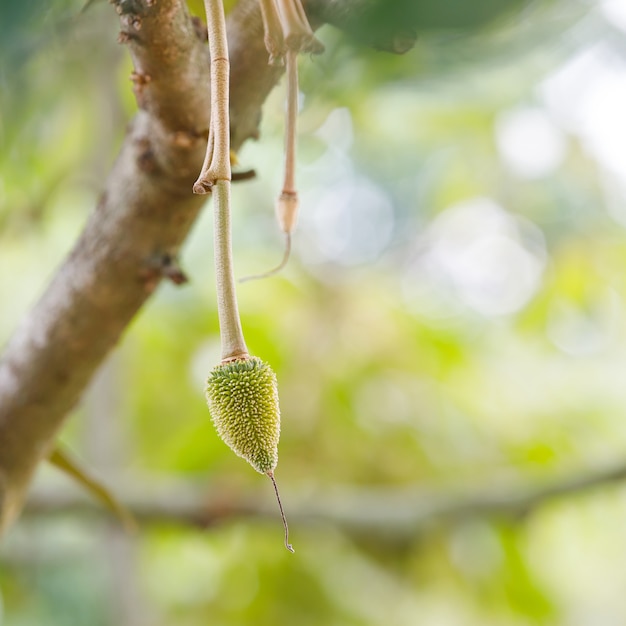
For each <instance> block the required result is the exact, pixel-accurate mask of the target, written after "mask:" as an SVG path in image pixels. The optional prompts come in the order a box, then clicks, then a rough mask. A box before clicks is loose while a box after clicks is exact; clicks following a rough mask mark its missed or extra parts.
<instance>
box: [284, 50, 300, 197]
mask: <svg viewBox="0 0 626 626" xmlns="http://www.w3.org/2000/svg"><path fill="white" fill-rule="evenodd" d="M297 55H298V53H297V52H296V51H294V50H289V51H288V52H287V65H286V70H287V112H286V114H285V180H284V182H283V193H296V132H297V128H296V126H297V121H298V58H297Z"/></svg>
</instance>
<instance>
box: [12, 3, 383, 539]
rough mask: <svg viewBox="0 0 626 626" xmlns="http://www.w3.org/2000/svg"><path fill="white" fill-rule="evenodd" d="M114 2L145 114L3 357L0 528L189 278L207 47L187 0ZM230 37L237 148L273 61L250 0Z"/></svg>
mask: <svg viewBox="0 0 626 626" xmlns="http://www.w3.org/2000/svg"><path fill="white" fill-rule="evenodd" d="M310 4H311V7H312V8H314V9H315V15H316V18H317V23H318V24H319V23H322V22H323V21H329V22H332V21H333V19H334V17H333V16H340V17H341V20H345V15H346V13H345V4H348V3H339V4H337V3H336V2H333V1H332V0H314V1H312V2H310ZM350 4H354V6H355V7H356V9H358V7H359V5H363V6H365V5H370V4H371V2H368V1H366V0H352V1H351V3H350ZM115 7H116V10H117V12H118V13H119V14H120V22H121V26H122V30H121V33H120V42H121V43H126V44H128V48H129V51H130V54H131V57H132V59H133V64H134V67H135V71H134V72H133V75H132V78H133V82H134V91H135V94H136V98H137V102H138V104H139V107H140V109H141V110H140V112H139V113H138V114H137V115H136V117H135V118H134V120H133V122H132V124H131V126H130V128H129V131H128V133H127V136H126V139H125V141H124V144H123V146H122V149H121V152H120V155H119V157H118V159H117V161H116V163H115V165H114V167H113V170H112V172H111V174H110V176H109V177H108V180H107V181H106V184H105V187H104V191H103V193H102V195H101V197H100V200H99V202H98V205H97V207H96V208H95V210H94V212H93V213H92V215H91V217H90V218H89V220H88V222H87V224H86V226H85V228H84V230H83V232H82V234H81V235H80V237H79V239H78V241H77V242H76V244H75V246H74V248H73V250H72V251H71V252H70V254H69V255H68V257H67V258H66V259H65V261H64V262H63V264H62V265H61V267H60V268H59V270H58V271H57V273H56V275H55V276H54V278H53V280H52V282H51V283H50V284H49V286H48V287H47V289H46V291H45V293H44V295H43V296H42V298H41V299H40V300H39V302H38V303H37V304H36V305H35V306H34V307H33V309H32V310H31V311H30V312H29V313H28V314H27V315H26V316H25V318H24V319H23V321H22V323H21V324H20V325H19V327H18V328H17V330H16V331H15V333H14V335H13V337H12V338H11V340H10V342H9V343H8V345H7V346H6V349H5V352H4V355H3V357H2V360H1V361H0V530H2V529H4V528H6V527H7V525H8V524H10V522H11V521H12V520H13V519H15V517H16V516H17V515H18V514H19V512H20V510H21V507H22V503H23V501H24V496H25V492H26V489H27V487H28V484H29V482H30V480H31V477H32V474H33V472H34V470H35V467H36V466H37V464H38V462H39V461H40V460H41V459H42V458H44V457H45V456H46V455H47V454H48V453H49V451H50V448H51V445H52V443H53V441H54V438H55V436H56V434H57V432H58V430H59V428H60V427H61V425H62V424H63V420H64V418H65V416H66V415H67V413H68V412H69V411H70V410H71V409H72V408H73V407H74V406H75V405H76V403H77V402H78V400H79V399H80V395H81V393H82V391H83V390H84V388H85V387H86V385H87V384H88V382H89V380H90V379H91V377H92V375H93V373H94V371H95V369H96V368H97V367H98V365H99V364H100V363H101V362H102V360H103V359H104V358H105V356H106V355H107V353H108V352H109V351H110V350H111V349H112V348H113V347H114V346H115V344H116V343H117V342H118V341H119V339H120V337H121V335H122V333H123V331H124V329H125V328H126V326H127V325H128V323H129V322H130V320H131V319H132V318H133V316H134V315H135V314H136V312H137V311H138V309H139V308H140V307H141V305H142V304H143V303H144V302H145V300H146V299H147V298H148V297H149V296H150V294H151V293H152V292H153V291H154V290H155V288H156V287H157V285H158V284H159V282H160V280H161V279H162V278H163V277H168V278H170V279H171V280H173V281H174V282H183V281H184V275H183V274H182V273H181V272H180V270H179V269H178V268H177V266H176V261H175V260H176V257H177V254H178V251H179V248H180V246H181V244H182V243H183V241H184V239H185V237H186V236H187V234H188V232H189V230H190V228H191V226H192V224H193V222H194V220H195V218H196V216H197V214H198V212H199V210H200V209H201V207H202V205H203V203H204V201H205V198H203V197H201V196H194V195H193V194H192V184H193V181H194V180H195V177H196V176H197V174H198V172H199V170H200V166H201V164H202V159H203V153H204V149H205V144H206V138H207V130H208V126H209V102H210V93H209V87H208V85H209V60H208V54H207V49H206V45H205V42H203V41H201V37H199V36H198V29H197V28H196V27H194V22H193V20H192V19H191V18H190V16H189V14H188V12H187V9H186V6H185V3H184V1H183V0H115ZM339 7H340V10H339ZM356 9H355V10H356ZM341 20H340V21H341ZM228 36H229V47H230V57H231V83H232V87H231V134H232V147H233V148H234V149H235V150H236V149H238V148H239V147H240V146H241V145H242V143H243V142H244V141H246V140H247V139H249V138H251V137H256V136H257V135H258V126H259V121H260V116H261V106H262V104H263V102H264V101H265V99H266V97H267V95H268V94H269V92H270V91H271V89H272V88H273V86H274V85H275V84H276V82H277V80H278V79H279V77H280V75H281V73H282V69H281V68H277V67H274V66H270V65H268V63H267V52H266V51H265V48H264V44H263V28H262V24H261V20H260V12H259V9H258V6H257V2H256V0H242V1H241V2H240V3H239V4H238V5H237V7H236V9H235V10H234V11H233V12H232V13H231V15H230V16H229V20H228Z"/></svg>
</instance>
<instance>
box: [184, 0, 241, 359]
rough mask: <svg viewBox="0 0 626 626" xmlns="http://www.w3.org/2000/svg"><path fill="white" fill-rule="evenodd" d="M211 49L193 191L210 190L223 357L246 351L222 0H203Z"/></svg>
mask: <svg viewBox="0 0 626 626" xmlns="http://www.w3.org/2000/svg"><path fill="white" fill-rule="evenodd" d="M204 8H205V10H206V16H207V28H208V32H209V52H210V54H211V122H210V129H209V137H208V141H207V150H206V156H205V159H204V165H203V166H202V172H201V173H200V176H199V177H198V180H197V181H196V184H195V185H194V189H193V190H194V192H195V193H206V192H207V191H210V190H212V191H214V193H213V196H214V197H213V200H214V203H215V204H214V207H213V212H214V231H213V238H214V243H215V251H214V255H215V284H216V291H217V314H218V318H219V322H220V339H221V343H222V361H229V360H232V359H236V358H245V357H247V356H248V348H247V347H246V342H245V340H244V338H243V331H242V329H241V321H240V319H239V307H238V306H237V293H236V291H235V273H234V270H233V251H232V242H231V216H230V179H231V171H230V118H229V99H230V94H229V80H230V64H229V61H228V42H227V39H226V20H225V18H224V6H223V4H222V0H204Z"/></svg>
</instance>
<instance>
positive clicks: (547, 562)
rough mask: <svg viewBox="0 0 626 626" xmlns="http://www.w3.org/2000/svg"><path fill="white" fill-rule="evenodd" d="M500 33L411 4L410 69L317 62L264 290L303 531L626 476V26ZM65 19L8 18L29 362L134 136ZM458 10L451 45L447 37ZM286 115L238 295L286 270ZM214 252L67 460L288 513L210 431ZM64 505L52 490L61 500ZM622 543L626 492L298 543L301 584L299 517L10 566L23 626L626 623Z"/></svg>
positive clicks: (36, 525) (204, 248)
mask: <svg viewBox="0 0 626 626" xmlns="http://www.w3.org/2000/svg"><path fill="white" fill-rule="evenodd" d="M496 4H497V3H494V2H492V1H485V2H474V3H471V7H472V10H471V11H469V10H468V7H469V6H470V5H469V4H467V3H464V2H452V0H449V1H448V2H446V3H435V2H419V3H418V2H415V10H416V11H419V12H420V15H421V14H422V13H423V18H421V20H422V21H421V22H420V23H421V24H423V25H424V29H423V32H421V33H420V37H419V39H418V42H417V45H416V48H415V49H414V50H413V51H411V52H409V53H408V54H406V55H404V56H402V57H393V56H391V55H388V54H385V53H381V52H376V51H373V50H364V49H362V48H359V47H358V46H354V45H352V44H350V43H347V42H346V38H345V37H344V36H343V35H342V34H341V33H339V32H338V31H335V30H333V29H330V28H324V29H322V30H321V32H320V36H321V38H322V39H323V40H324V42H325V44H326V46H327V52H326V53H325V54H324V55H323V56H321V57H319V58H315V59H306V58H304V59H302V61H301V74H302V91H303V103H302V113H301V121H300V128H301V141H300V165H299V171H298V179H299V181H300V188H301V194H302V214H301V218H300V225H299V229H298V231H297V233H296V235H295V239H294V255H293V258H292V260H291V262H290V264H289V266H288V267H287V269H286V270H285V271H284V272H283V273H282V275H281V276H279V277H277V278H272V279H269V280H265V281H262V282H255V283H246V284H244V285H241V287H240V288H239V296H240V309H241V312H242V321H243V327H244V332H245V334H246V339H247V342H248V345H249V347H250V349H251V351H252V352H253V353H254V354H256V355H258V356H259V357H261V358H263V359H264V360H266V361H267V362H269V363H271V364H272V367H273V369H274V370H275V371H276V373H277V375H278V379H279V384H280V394H281V407H282V413H283V428H282V438H281V446H280V462H279V466H278V470H277V478H278V480H279V482H280V484H281V490H282V495H283V499H284V503H285V507H286V509H287V513H288V514H289V510H290V506H291V507H292V509H293V508H295V507H297V506H299V505H300V504H299V503H302V502H306V500H307V498H309V497H313V495H311V494H315V493H323V492H325V491H332V490H333V487H335V486H338V485H339V486H342V487H345V488H360V489H365V490H367V489H368V488H373V487H379V488H390V489H391V488H394V487H399V486H411V487H419V488H423V489H424V490H425V492H426V491H427V492H428V493H430V494H433V493H435V494H441V493H448V492H449V491H450V490H454V492H456V493H462V492H463V490H464V489H468V490H469V489H472V490H475V489H477V488H479V489H484V490H485V491H486V492H489V491H490V490H491V489H493V488H495V487H496V486H498V485H500V486H502V485H506V484H525V483H527V484H533V485H541V484H542V483H543V482H544V481H546V480H548V479H552V478H555V477H558V476H567V475H569V474H571V473H575V472H584V471H585V470H589V471H591V470H592V469H593V468H596V467H598V466H602V465H603V464H606V463H609V462H611V461H617V460H619V459H621V458H624V456H625V454H626V426H625V424H626V422H625V421H624V419H623V411H624V406H626V385H624V377H623V372H624V368H625V366H626V348H625V345H626V344H625V342H624V339H625V338H626V325H625V324H624V309H625V306H626V278H625V273H624V271H623V268H624V267H625V266H626V234H625V232H624V227H625V225H626V212H625V211H624V206H626V173H625V171H624V168H623V163H624V162H626V154H625V153H624V148H623V146H624V145H626V141H622V140H621V138H622V137H623V133H624V130H623V118H620V115H619V114H620V111H623V110H624V107H626V96H624V92H623V84H624V81H625V80H626V58H625V56H624V46H623V40H624V39H623V38H624V32H623V30H622V29H623V28H624V21H623V14H620V13H619V10H618V8H617V4H618V3H616V2H613V1H612V0H606V1H603V2H592V1H591V0H589V1H585V0H551V1H549V2H539V1H538V2H535V3H532V4H530V5H525V6H524V8H523V9H520V10H517V11H513V12H512V13H510V14H509V16H508V17H506V18H505V17H503V18H502V19H500V20H499V21H497V22H496V23H495V24H491V25H489V26H487V27H484V28H481V29H480V30H477V29H475V28H467V20H469V19H470V18H472V17H476V19H477V20H478V18H479V17H480V16H485V15H487V14H489V13H490V11H491V10H492V9H493V7H494V6H496ZM513 4H515V3H513ZM36 7H37V10H35V9H36ZM41 7H42V4H41V3H39V4H37V3H34V2H32V3H22V4H20V3H4V4H3V5H2V11H3V12H2V15H1V18H0V25H1V27H2V37H3V48H2V51H3V55H2V59H3V61H5V62H4V63H3V66H2V74H1V75H0V80H1V81H2V84H1V85H0V105H1V106H2V118H1V122H0V137H1V140H2V142H1V145H0V172H1V177H0V226H1V230H0V276H1V280H0V302H2V309H1V310H2V314H1V315H0V340H2V341H4V340H6V339H7V338H8V337H9V335H10V333H11V330H12V329H13V328H14V327H15V325H16V324H17V322H18V320H19V318H20V317H21V316H22V315H23V314H24V312H25V311H26V310H27V308H28V306H29V305H30V304H32V302H34V300H35V299H36V298H37V297H38V294H40V293H41V291H42V289H43V288H44V285H45V283H46V281H47V280H48V278H49V276H50V273H51V268H52V267H54V266H55V265H56V264H57V263H58V262H59V261H60V260H61V259H62V257H63V255H64V254H66V253H67V252H68V250H69V249H70V247H71V245H72V243H73V241H74V239H75V237H76V235H77V233H78V232H79V231H80V228H81V226H82V224H83V223H84V221H85V219H86V216H87V214H88V212H89V210H90V209H91V208H92V207H93V206H94V205H95V202H96V200H97V197H98V193H99V191H100V190H101V188H102V185H103V180H104V179H105V177H106V173H107V171H108V169H109V167H110V164H111V163H112V161H113V159H114V157H115V153H116V150H117V148H118V146H119V144H120V142H121V140H122V137H123V132H124V123H125V121H126V120H127V119H129V117H130V116H131V115H132V113H133V110H134V104H133V100H132V94H131V90H130V83H129V81H128V74H129V72H130V64H129V61H128V59H127V58H125V56H124V52H123V50H121V49H120V48H119V47H117V46H116V44H115V37H116V27H117V26H116V18H115V14H114V12H113V11H112V10H111V8H110V7H109V6H108V5H107V4H106V3H100V2H97V3H95V4H94V5H93V6H92V7H90V8H89V9H88V10H87V11H86V12H85V13H84V14H79V11H80V4H79V3H78V2H74V3H69V2H67V3H63V2H61V3H58V2H57V3H53V4H51V5H50V6H49V7H47V9H46V11H45V12H43V13H42V12H41ZM192 8H193V10H194V11H195V12H200V9H199V3H194V5H193V7H192ZM442 11H445V15H444V17H446V18H447V19H448V21H446V25H447V26H454V29H453V30H449V29H447V30H444V31H441V30H433V29H432V28H431V27H434V26H439V25H441V21H442V19H443V18H442ZM457 11H458V12H457ZM620 15H622V17H621V18H620ZM457 20H458V22H457ZM620 20H622V21H620ZM480 21H482V19H481V20H480ZM461 24H464V25H465V27H466V28H464V29H460V28H458V27H459V26H460V25H461ZM426 26H428V28H426ZM16 59H18V60H19V61H18V60H16ZM620 85H622V87H620ZM283 96H284V93H283V90H282V87H280V88H279V89H277V90H276V92H275V93H273V94H272V96H271V97H270V99H269V101H268V103H267V106H266V108H265V112H264V120H263V127H262V138H261V140H260V141H259V142H257V143H254V144H249V145H246V146H245V147H244V149H243V150H242V152H241V154H240V155H239V158H240V162H241V164H242V167H254V168H255V169H256V170H257V173H258V176H257V178H256V179H255V180H254V181H252V182H246V183H241V184H238V185H237V186H236V188H235V190H234V201H235V217H234V248H235V258H236V268H237V271H238V273H239V274H240V275H242V276H243V275H247V274H249V273H254V272H257V271H261V270H263V269H265V268H266V267H270V266H271V265H272V264H273V263H274V262H275V261H276V260H277V259H278V258H279V256H280V254H281V250H280V246H281V238H280V235H279V233H278V232H277V228H276V226H275V224H274V219H273V202H274V197H275V195H276V193H277V191H278V189H279V184H280V179H281V172H280V171H279V168H277V167H276V166H275V164H277V163H280V162H281V151H282V138H281V133H282V115H283V105H282V99H283ZM620 146H621V148H620ZM620 150H621V151H620ZM622 157H623V158H622ZM211 237H212V228H211V214H210V210H208V211H205V213H204V214H203V216H202V218H201V219H200V221H199V222H198V224H197V226H196V227H195V230H194V232H193V233H192V236H191V238H190V240H189V242H188V245H187V246H186V248H185V250H184V252H183V264H184V267H185V269H186V271H187V272H188V274H189V275H190V277H191V279H192V280H191V284H190V285H188V286H185V287H184V288H176V287H173V286H171V285H169V284H166V285H163V286H162V287H161V288H160V290H159V292H158V294H157V295H156V297H155V298H154V299H153V300H152V301H151V302H150V303H149V305H148V306H147V307H146V309H145V311H143V312H142V314H141V315H140V316H139V317H138V318H137V320H136V321H135V322H134V323H133V325H132V327H131V328H130V329H129V331H128V333H127V335H126V337H125V339H124V341H123V343H122V345H121V346H120V347H119V349H118V350H117V351H116V352H115V354H114V355H113V356H112V358H111V359H110V360H109V362H108V363H107V364H106V365H105V367H104V368H103V371H102V372H101V374H100V375H99V376H98V378H97V380H96V381H95V382H94V385H93V386H92V389H91V390H90V391H89V393H88V394H87V395H86V398H85V402H84V403H83V405H82V407H81V408H80V409H79V410H78V411H77V412H76V413H77V414H76V415H75V416H73V417H72V419H71V420H70V422H69V423H68V425H67V427H66V430H65V431H64V433H63V439H64V440H65V441H66V442H67V443H68V444H69V446H70V447H72V448H73V449H74V450H76V451H78V453H79V454H80V455H81V456H82V457H83V459H84V460H85V461H86V462H87V463H89V464H90V465H92V466H93V467H94V468H95V469H97V470H98V471H99V472H100V474H101V475H103V476H104V477H105V478H106V477H109V478H110V480H111V482H113V483H114V482H115V481H116V480H118V481H126V480H128V481H130V482H133V481H143V483H145V484H153V483H154V484H159V483H161V482H163V481H168V480H170V479H177V480H183V481H190V482H194V483H198V482H201V483H204V484H206V486H207V493H208V492H209V491H210V492H211V493H215V494H225V495H224V497H228V498H232V499H234V500H236V499H237V498H239V497H242V498H243V497H246V496H249V495H250V494H257V496H258V497H259V498H261V499H267V500H268V501H270V502H271V503H272V504H273V500H272V498H273V495H272V492H271V485H270V484H269V482H268V481H267V480H266V479H264V478H262V477H260V476H259V475H258V474H256V473H255V472H254V471H252V470H251V469H250V468H249V467H248V466H247V464H245V463H244V462H243V461H242V460H241V459H238V458H236V457H235V456H234V455H233V454H232V453H231V452H230V450H228V448H227V447H226V446H225V445H224V444H223V443H222V442H221V441H220V440H219V439H218V437H217V435H216V434H215V432H214V429H213V426H212V425H211V423H210V419H209V416H208V412H207V409H206V405H205V402H204V397H203V385H204V379H205V376H206V374H207V373H208V372H209V370H210V369H211V368H212V367H213V366H214V365H215V363H216V362H217V361H218V360H219V339H218V326H217V316H216V310H215V291H214V283H213V274H212V249H211ZM59 482H63V484H66V482H67V481H66V480H65V479H63V478H62V477H61V478H59V477H58V476H57V474H55V472H54V471H53V470H50V469H46V468H43V471H42V473H41V476H40V477H39V482H38V488H40V489H44V490H45V489H47V488H48V487H55V486H57V484H58V483H59ZM164 504H166V503H164ZM389 514H390V515H394V514H397V515H398V516H401V514H402V511H397V512H394V511H390V512H389ZM625 522H626V505H625V500H624V497H623V490H622V489H621V488H616V487H612V488H610V489H608V488H607V489H606V490H598V491H596V492H594V493H593V494H587V495H584V496H579V497H572V498H571V499H566V500H564V501H559V502H555V503H551V504H547V505H544V506H543V507H541V508H540V509H537V510H535V511H531V512H529V513H528V515H526V516H525V517H524V518H523V519H519V520H514V521H511V520H502V519H495V518H494V519H468V520H466V521H463V522H461V523H458V524H456V525H453V526H441V527H439V526H435V527H432V528H430V529H429V530H428V531H427V532H416V533H415V536H414V537H413V538H411V539H410V540H407V539H406V538H404V539H402V541H400V542H399V543H394V542H390V541H389V540H388V539H389V538H388V537H387V538H386V537H385V535H384V532H381V533H380V534H376V533H375V532H372V533H371V534H370V535H367V536H359V537H356V536H351V535H350V534H348V533H344V532H341V531H339V530H338V529H337V528H335V527H334V526H333V524H331V523H326V524H321V523H320V524H306V525H304V526H303V527H300V526H299V525H294V524H292V528H291V531H292V541H293V543H294V546H295V548H296V550H297V553H296V555H295V556H292V555H290V554H288V553H287V552H286V551H285V550H284V548H283V546H282V536H281V532H282V531H281V528H280V523H279V520H278V517H276V518H274V519H272V520H268V521H267V522H263V523H261V522H259V521H252V520H246V519H237V520H236V521H232V522H229V523H226V524H223V525H220V526H218V527H214V528H210V529H208V530H206V531H199V530H196V529H191V528H186V527H181V526H174V525H171V524H169V525H168V524H162V525H152V526H149V527H147V528H146V529H145V530H144V531H142V532H141V534H140V535H139V536H137V537H133V538H130V539H129V538H125V537H123V536H121V534H120V532H119V531H118V530H117V529H115V528H112V527H110V526H109V525H108V524H103V523H102V520H97V519H94V518H91V517H80V516H75V515H71V514H68V515H67V516H61V517H54V518H52V517H51V518H46V517H45V516H39V517H37V518H25V519H24V520H23V521H22V522H21V523H19V524H18V525H17V526H16V527H15V528H14V529H13V530H12V531H11V533H10V534H9V536H8V537H7V538H6V539H5V541H4V545H3V547H2V549H1V550H0V557H1V560H2V564H1V565H0V589H1V594H2V604H3V605H4V613H5V619H6V623H7V624H11V626H13V625H17V626H83V625H85V624H89V625H90V626H91V625H93V626H99V625H102V626H109V625H112V624H116V625H120V626H131V625H132V626H138V625H139V626H141V625H146V626H161V625H163V626H165V625H166V624H174V623H175V624H177V626H199V625H201V624H206V623H212V624H224V625H226V624H227V625H229V626H237V625H241V626H243V625H246V624H255V625H258V626H265V625H267V626H269V625H273V626H275V625H277V624H278V625H283V624H284V625H286V624H296V625H304V626H307V625H309V624H311V625H313V624H326V625H331V626H332V625H337V626H339V625H341V626H345V625H350V626H352V625H354V626H361V625H383V624H384V625H388V624H392V625H400V624H407V625H414V624H420V625H424V626H454V625H457V624H458V625H459V626H472V625H474V624H476V625H479V624H480V625H481V626H484V625H485V624H493V625H497V626H508V625H511V626H521V625H527V624H528V625H530V624H546V625H547V624H563V625H565V624H567V625H574V624H575V625H576V626H579V625H586V624H589V625H593V626H597V625H600V624H621V623H624V622H626V595H625V594H624V593H623V590H624V588H626V574H625V573H624V568H623V566H622V563H623V555H624V554H626V535H624V533H623V526H624V523H625ZM422 531H423V529H422Z"/></svg>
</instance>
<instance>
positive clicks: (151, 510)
mask: <svg viewBox="0 0 626 626" xmlns="http://www.w3.org/2000/svg"><path fill="white" fill-rule="evenodd" d="M624 480H626V464H625V463H619V464H615V465H613V466H611V467H607V468H604V469H601V470H596V471H594V472H588V473H581V474H576V475H574V476H570V477H567V478H564V479H563V478H562V479H557V480H553V481H551V482H549V483H547V484H543V485H538V486H527V485H526V486H524V485H519V484H518V485H509V486H508V487H507V488H498V489H494V488H490V489H480V490H473V491H470V492H466V493H463V494H459V493H439V492H435V493H428V492H425V491H424V489H416V488H412V489H391V488H390V489H367V490H356V489H344V490H335V491H333V492H331V493H330V494H328V493H323V494H315V495H313V496H309V497H307V498H306V499H303V498H300V499H298V498H297V497H296V496H295V494H291V495H290V496H288V497H289V502H290V505H289V516H290V518H291V522H292V525H294V526H300V527H302V526H312V525H313V526H315V525H319V524H331V525H333V526H336V527H338V528H341V529H342V530H344V531H345V532H347V533H350V534H352V535H356V536H361V537H370V538H375V539H378V540H385V541H393V542H399V543H404V542H407V541H410V540H411V539H413V538H414V537H415V536H416V535H419V534H420V533H423V532H426V531H428V530H429V529H432V528H434V527H436V526H440V525H441V524H458V523H462V522H464V521H467V520H470V519H473V518H478V517H501V518H515V517H520V516H524V515H527V514H528V513H530V512H532V511H533V510H535V509H537V508H539V507H541V506H543V505H544V504H547V503H549V502H551V501H553V500H555V499H558V498H563V497H566V496H572V495H579V494H583V493H586V492H588V491H591V490H594V489H598V488H601V487H606V486H609V485H615V484H617V483H621V482H622V481H624ZM115 492H116V493H117V494H119V496H120V500H121V501H122V502H123V503H124V505H125V506H126V507H127V508H128V509H129V510H130V511H131V512H132V513H133V514H134V515H135V517H136V518H137V519H138V520H139V521H140V522H141V523H144V524H159V523H161V524H162V523H175V524H182V525H185V526H195V527H200V528H206V527H209V526H214V525H216V524H223V523H227V522H230V521H233V520H235V519H239V518H254V519H274V518H275V517H276V512H275V511H274V509H273V507H271V506H269V505H268V504H267V499H266V498H263V497H260V496H256V497H251V496H248V497H246V496H244V495H239V496H238V495H233V494H232V492H228V493H220V492H218V491H217V490H214V491H213V492H212V493H211V492H209V491H207V489H206V488H205V487H201V486H194V485H192V484H190V483H188V482H185V483H181V484H171V483H169V484H162V485H161V486H158V485H154V484H146V485H134V486H132V485H130V486H129V484H128V481H124V482H123V483H120V485H119V487H118V488H116V489H115ZM68 513H73V514H93V515H100V516H102V515H109V516H110V514H109V512H108V511H106V510H105V509H103V508H102V507H99V506H98V505H97V504H96V503H95V502H94V501H91V500H89V499H88V498H87V497H86V495H85V494H84V493H82V492H80V491H78V490H77V489H72V490H66V489H63V490H57V491H49V490H47V491H45V492H44V491H42V490H38V491H36V492H34V493H33V494H31V497H30V499H29V501H28V504H27V506H26V509H25V514H26V515H31V516H37V515H52V514H68Z"/></svg>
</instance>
